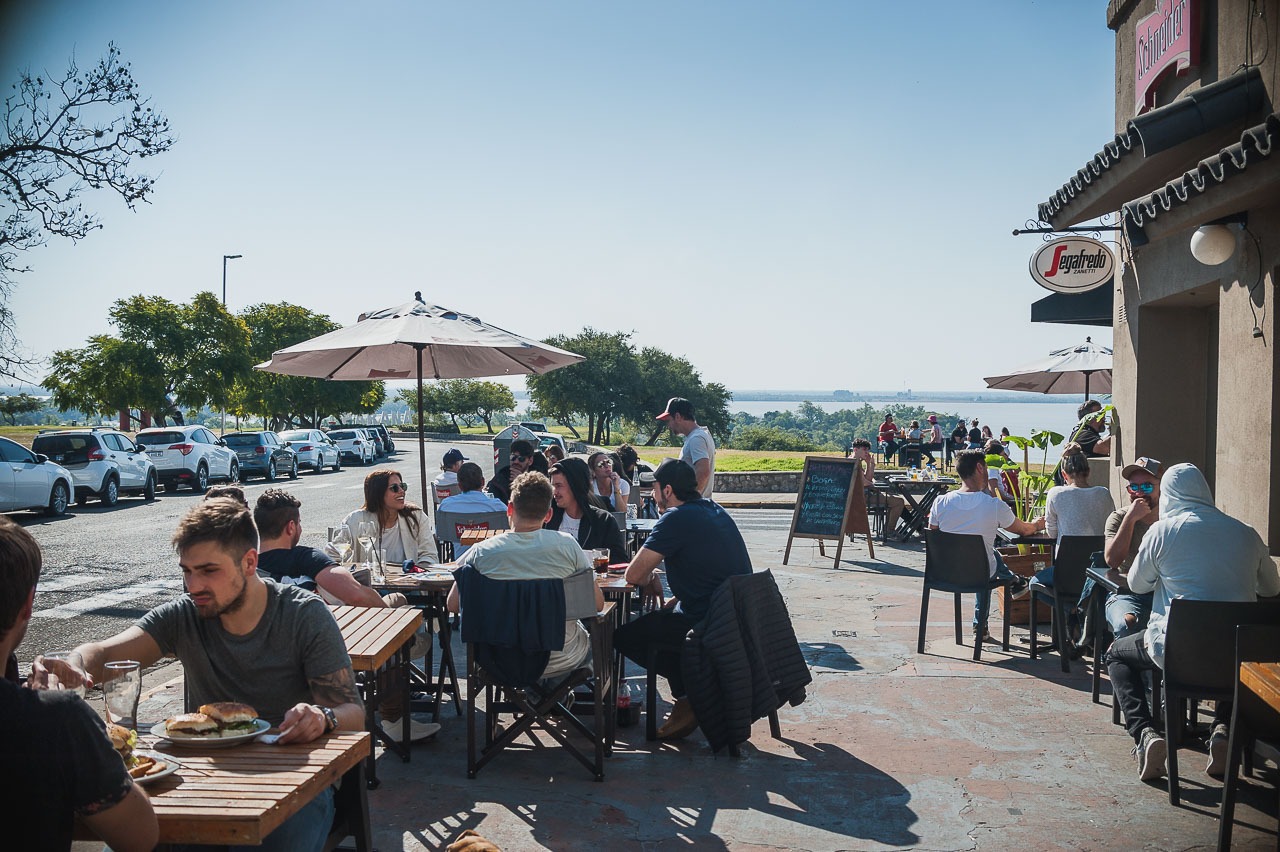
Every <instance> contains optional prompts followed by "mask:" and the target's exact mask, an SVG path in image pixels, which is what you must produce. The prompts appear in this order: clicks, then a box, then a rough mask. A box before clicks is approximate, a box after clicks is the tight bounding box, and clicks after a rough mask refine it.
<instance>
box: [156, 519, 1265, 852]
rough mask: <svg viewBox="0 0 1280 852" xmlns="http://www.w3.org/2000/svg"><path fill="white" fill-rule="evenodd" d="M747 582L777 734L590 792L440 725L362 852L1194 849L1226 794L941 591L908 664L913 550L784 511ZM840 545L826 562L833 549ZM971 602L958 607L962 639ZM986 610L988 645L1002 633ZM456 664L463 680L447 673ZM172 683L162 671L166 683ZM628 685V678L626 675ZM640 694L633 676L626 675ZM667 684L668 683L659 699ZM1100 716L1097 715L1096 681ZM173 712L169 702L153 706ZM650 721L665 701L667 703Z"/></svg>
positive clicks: (570, 775) (627, 748) (770, 524)
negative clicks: (782, 602) (1159, 759)
mask: <svg viewBox="0 0 1280 852" xmlns="http://www.w3.org/2000/svg"><path fill="white" fill-rule="evenodd" d="M734 515H735V517H736V518H737V519H738V521H739V526H740V527H741V529H742V530H743V533H744V536H745V538H746V540H747V543H748V546H749V547H750V550H751V555H752V559H753V562H754V564H755V567H756V569H757V570H762V569H770V570H772V571H773V572H774V574H775V576H776V577H777V580H778V583H779V585H780V587H781V588H782V591H783V594H784V596H785V597H786V599H787V602H788V605H789V607H790V610H791V613H792V616H793V619H794V622H795V628H796V633H797V635H798V637H799V640H800V642H801V644H802V646H803V648H804V651H805V655H806V657H807V658H808V661H809V664H810V666H811V668H812V672H813V676H814V683H813V684H812V685H811V687H810V689H809V693H808V700H807V701H806V702H805V703H804V704H802V705H801V706H799V707H796V708H783V709H782V710H781V711H780V716H781V721H782V733H783V739H782V740H773V739H770V738H769V734H768V725H767V723H766V722H765V721H763V720H762V721H761V722H758V723H757V724H756V727H755V729H754V737H753V739H752V741H751V743H750V744H748V745H746V746H744V747H743V750H742V756H741V757H740V758H738V759H733V758H730V757H729V756H728V755H727V753H721V754H720V755H712V754H711V752H710V750H709V749H708V748H707V746H706V743H705V741H704V740H702V739H701V738H700V735H699V734H697V733H695V734H694V735H693V736H691V737H690V738H688V739H687V740H685V741H683V742H680V743H676V744H659V743H647V742H645V740H644V726H643V721H642V722H641V723H640V724H638V725H636V726H634V727H629V728H622V729H620V736H621V742H620V743H619V745H618V748H617V750H616V751H615V754H614V756H613V758H612V759H611V760H610V761H608V763H607V766H606V777H605V781H604V782H603V783H595V782H593V781H591V780H590V777H589V775H588V773H587V772H586V771H585V770H584V769H583V768H582V767H581V766H580V765H578V764H577V763H576V762H574V761H573V760H572V759H571V758H570V757H568V756H567V755H565V754H563V753H561V752H560V750H559V749H558V747H557V746H556V745H555V744H554V742H552V741H551V740H550V738H549V737H546V736H545V735H544V736H543V737H542V738H541V739H540V742H539V745H538V746H532V745H530V746H529V747H528V748H522V749H519V750H516V751H510V752H508V753H506V754H504V755H501V756H499V757H498V758H497V759H496V760H495V761H494V762H493V763H491V764H490V765H489V766H487V767H485V768H484V769H483V770H482V771H481V772H480V774H479V777H478V778H477V779H476V780H473V781H469V780H467V778H466V772H465V759H466V758H465V749H466V728H465V725H464V720H463V719H461V718H458V717H455V716H453V715H452V714H451V711H450V712H449V713H448V714H446V716H445V718H444V722H445V727H444V730H443V731H442V732H441V734H440V735H439V737H438V738H437V741H435V742H431V743H424V744H421V745H418V746H415V748H414V750H413V759H412V762H411V763H409V764H404V763H402V762H400V760H399V759H397V758H396V757H395V756H394V755H384V756H383V757H382V758H380V760H379V775H380V777H381V780H382V786H381V787H380V788H379V789H377V790H374V791H371V792H370V793H369V802H370V808H371V811H372V818H373V827H374V839H375V845H376V846H377V847H378V848H379V849H381V850H383V852H386V850H395V849H401V848H404V849H415V850H416V849H439V848H442V847H443V846H444V845H446V844H447V843H448V842H449V841H450V840H452V839H453V838H454V837H456V836H457V835H458V834H459V833H460V832H461V831H462V830H463V829H466V828H473V829H475V830H477V831H479V832H480V833H481V834H483V835H485V836H486V837H487V838H489V839H490V840H492V841H494V842H495V843H497V844H498V845H499V846H500V847H501V848H503V849H507V850H526V849H543V848H545V849H558V850H560V849H564V850H578V849H581V850H588V849H589V850H598V849H608V850H631V849H634V850H649V852H659V850H673V849H712V850H714V849H725V850H742V851H743V852H745V851H746V850H765V849H787V850H844V849H937V850H962V849H1024V850H1025V849H1036V850H1040V849H1162V850H1163V849H1196V848H1212V847H1213V845H1214V844H1215V843H1216V839H1217V812H1218V804H1219V796H1220V791H1221V785H1220V783H1218V782H1217V781H1214V780H1213V779H1211V778H1209V777H1207V776H1206V775H1205V774H1204V772H1203V769H1204V764H1205V758H1204V757H1203V747H1201V746H1200V745H1199V743H1198V742H1197V743H1196V746H1197V747H1199V748H1200V753H1196V752H1195V751H1193V750H1188V751H1185V752H1183V753H1182V776H1183V778H1182V786H1183V806H1182V807H1178V808H1174V807H1171V806H1170V805H1169V803H1168V798H1167V788H1166V787H1165V784H1164V782H1163V781H1161V782H1158V783H1156V784H1152V785H1147V784H1143V783H1141V782H1140V781H1139V780H1138V778H1137V769H1136V765H1135V764H1134V762H1133V759H1132V757H1131V756H1130V748H1131V746H1132V741H1131V740H1130V739H1129V737H1128V736H1127V735H1126V734H1125V732H1124V730H1123V729H1122V728H1120V727H1117V726H1114V725H1112V723H1111V712H1110V706H1109V704H1108V703H1104V704H1100V705H1099V704H1094V703H1092V702H1091V701H1090V696H1089V688H1090V680H1089V673H1088V669H1087V667H1086V664H1085V663H1082V662H1076V663H1073V664H1072V671H1071V673H1070V674H1069V675H1068V674H1063V673H1062V672H1061V670H1060V668H1059V661H1058V658H1057V656H1056V654H1050V655H1049V656H1047V657H1045V658H1042V659H1041V660H1038V661H1031V660H1029V659H1028V658H1027V652H1026V648H1027V642H1026V637H1027V632H1026V630H1025V628H1017V627H1015V628H1014V631H1013V644H1012V646H1011V649H1010V652H1009V653H1007V654H1006V653H1002V652H1001V651H1000V650H999V645H990V646H987V648H986V649H985V650H984V652H983V660H982V662H979V663H975V662H973V661H972V659H971V655H972V646H970V645H967V644H966V645H965V646H957V645H955V643H954V634H953V630H952V622H951V614H952V603H951V600H950V597H951V596H950V595H942V594H935V595H934V598H933V603H932V606H931V608H930V624H929V641H928V644H927V646H926V652H925V654H923V655H917V654H916V652H915V641H916V629H917V625H918V614H919V608H920V579H921V577H922V575H923V570H924V552H923V547H922V546H921V545H919V544H912V545H895V546H880V545H877V547H876V555H877V557H878V558H877V559H875V560H872V559H869V558H868V556H867V548H866V545H865V543H864V542H859V543H858V544H856V545H852V546H850V545H848V544H846V547H845V552H844V558H843V560H842V562H841V564H840V565H835V564H834V562H833V560H832V559H831V558H830V557H828V558H825V559H824V558H822V557H820V556H819V555H818V550H817V547H816V546H815V545H814V544H812V543H810V542H808V541H797V542H796V544H795V546H794V547H793V550H792V556H791V560H790V563H791V564H789V565H786V566H784V565H782V564H781V560H782V552H783V548H784V546H785V544H786V532H787V528H788V526H789V523H790V515H791V513H790V512H789V511H784V510H781V509H756V510H734ZM832 552H833V550H832V549H831V548H828V553H832ZM971 607H972V598H966V600H965V605H964V610H963V611H964V617H965V622H964V631H965V637H966V642H968V636H969V627H968V619H969V617H970V614H971ZM998 612H999V610H998V608H996V607H994V606H993V614H992V624H991V631H992V633H993V634H995V635H997V636H998V635H999V632H1000V623H999V615H998ZM459 668H460V669H461V668H462V664H461V662H460V663H459ZM177 671H178V669H177V667H176V666H175V667H172V668H171V670H170V674H173V673H177ZM637 674H639V673H638V672H637V671H636V670H635V667H634V666H631V667H629V675H631V676H632V677H635V676H636V675H637ZM637 680H638V682H639V683H641V684H643V679H642V677H640V678H637ZM663 688H664V689H665V684H664V685H663ZM1103 688H1104V698H1103V700H1104V702H1106V701H1109V697H1108V696H1107V695H1106V694H1105V693H1106V685H1105V682H1104V687H1103ZM179 700H180V690H175V689H174V688H173V687H170V688H169V689H168V690H162V691H161V692H160V693H159V694H157V695H156V696H155V698H154V699H153V700H152V705H153V706H152V708H151V713H150V714H148V713H146V712H145V711H144V715H147V716H148V717H150V715H152V714H154V713H156V712H158V711H159V710H160V709H161V708H160V707H159V706H156V705H158V704H162V703H169V704H172V705H173V706H174V707H175V709H176V702H177V701H179ZM661 706H662V707H663V711H664V712H665V709H666V708H667V707H668V706H669V705H667V704H666V703H665V702H664V703H663V704H662V705H661ZM1265 773H1266V777H1265V782H1266V783H1263V781H1261V780H1259V781H1252V782H1250V781H1246V782H1245V783H1244V784H1243V786H1242V790H1241V806H1240V807H1239V808H1238V810H1237V818H1238V822H1237V825H1236V829H1235V844H1234V847H1235V848H1239V849H1272V848H1275V846H1276V833H1275V832H1276V818H1275V813H1276V794H1275V787H1274V785H1275V783H1276V781H1277V774H1278V773H1277V770H1276V766H1275V763H1274V761H1269V762H1268V763H1267V764H1266V765H1265Z"/></svg>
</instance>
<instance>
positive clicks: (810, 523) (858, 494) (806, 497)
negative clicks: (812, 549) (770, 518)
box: [782, 456, 875, 565]
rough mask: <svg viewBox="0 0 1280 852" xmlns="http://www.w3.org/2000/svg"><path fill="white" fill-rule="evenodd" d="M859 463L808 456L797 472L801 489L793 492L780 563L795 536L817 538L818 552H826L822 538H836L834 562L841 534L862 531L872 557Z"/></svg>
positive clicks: (836, 557) (843, 459) (788, 553)
mask: <svg viewBox="0 0 1280 852" xmlns="http://www.w3.org/2000/svg"><path fill="white" fill-rule="evenodd" d="M861 464H862V462H861V461H859V460H858V459H856V458H848V459H846V458H840V457H839V456H807V457H806V458H805V460H804V472H803V473H802V474H801V476H800V493H799V494H798V495H796V508H795V514H794V515H792V518H791V533H790V535H788V537H787V549H786V552H785V553H784V554H783V556H782V564H783V565H786V564H787V559H788V558H790V556H791V542H792V539H796V538H816V539H817V540H818V552H819V553H821V554H822V555H823V556H826V550H825V549H824V548H823V540H824V539H835V540H836V542H837V545H836V555H835V559H836V564H837V565H838V564H839V563H840V554H841V551H842V550H843V548H844V537H845V536H846V535H851V534H853V533H862V534H863V535H865V536H866V537H867V549H868V551H869V552H870V554H871V558H872V559H874V558H875V550H874V545H873V544H872V543H871V528H870V525H869V524H868V523H867V506H866V498H865V496H864V495H863V489H862V482H861V476H860V473H861Z"/></svg>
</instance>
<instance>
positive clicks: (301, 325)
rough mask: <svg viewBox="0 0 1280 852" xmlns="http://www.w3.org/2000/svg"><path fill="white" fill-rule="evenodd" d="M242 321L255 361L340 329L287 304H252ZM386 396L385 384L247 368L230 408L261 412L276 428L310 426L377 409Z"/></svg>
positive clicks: (326, 319) (243, 412)
mask: <svg viewBox="0 0 1280 852" xmlns="http://www.w3.org/2000/svg"><path fill="white" fill-rule="evenodd" d="M240 319H241V320H243V321H244V324H245V326H246V327H247V328H248V330H249V359H250V362H251V363H255V364H256V363H261V362H263V361H266V360H268V359H270V358H271V354H272V353H273V352H275V351H277V350H279V349H284V348H285V347H288V346H292V345H294V344H295V343H301V342H302V341H304V340H309V339H311V338H313V337H318V336H320V335H322V334H326V333H327V332H330V331H333V330H334V329H336V328H338V327H339V326H338V324H337V323H335V322H334V321H333V320H331V319H329V317H327V316H324V315H323V314H317V313H315V312H314V311H309V310H307V309H306V308H301V307H298V306H297V305H290V304H288V303H285V302H281V303H278V304H259V305H252V306H250V307H248V308H246V309H245V310H244V311H243V312H242V313H241V314H240ZM385 399H386V388H385V386H384V385H383V383H382V382H327V381H324V380H323V379H313V378H308V377H305V376H282V375H279V374H277V373H266V372H263V371H262V370H247V371H242V372H241V373H240V374H238V376H237V377H236V381H235V384H234V386H233V389H232V399H231V403H230V407H229V410H230V411H232V412H234V413H236V414H238V415H240V416H248V415H261V416H262V417H263V419H264V421H265V422H267V423H268V424H269V428H271V429H288V428H293V427H301V428H304V429H309V428H313V427H315V426H317V425H318V424H320V423H322V422H324V420H325V419H326V418H329V417H333V418H335V419H341V416H342V415H343V414H346V413H355V414H367V413H369V412H372V411H375V410H376V409H377V408H378V407H379V406H381V405H382V403H383V401H384V400H385Z"/></svg>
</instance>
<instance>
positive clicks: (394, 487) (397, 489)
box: [387, 482, 409, 494]
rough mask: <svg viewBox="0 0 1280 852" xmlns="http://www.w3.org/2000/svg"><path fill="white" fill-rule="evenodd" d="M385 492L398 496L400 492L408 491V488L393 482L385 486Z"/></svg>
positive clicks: (400, 483) (401, 483)
mask: <svg viewBox="0 0 1280 852" xmlns="http://www.w3.org/2000/svg"><path fill="white" fill-rule="evenodd" d="M387 490H388V491H390V492H391V493H392V494H399V493H400V492H401V491H408V490H409V486H407V485H405V484H404V483H403V482H393V483H391V484H390V485H388V486H387Z"/></svg>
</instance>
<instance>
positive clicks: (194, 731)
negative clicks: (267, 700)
mask: <svg viewBox="0 0 1280 852" xmlns="http://www.w3.org/2000/svg"><path fill="white" fill-rule="evenodd" d="M270 728H271V723H270V722H268V721H267V720H266V719H259V718H258V711H257V710H254V709H253V708H252V707H250V706H249V705H248V704H240V703H239V702H236V701H219V702H216V703H213V704H202V705H201V706H200V709H199V711H197V712H195V713H183V714H182V715H181V716H174V717H173V718H172V719H165V720H164V721H163V722H160V723H159V724H157V725H155V726H154V727H153V728H152V729H151V733H152V735H153V736H157V737H161V738H163V739H165V740H167V741H169V742H171V743H173V744H174V745H177V746H192V747H195V748H226V747H227V746H233V745H237V744H239V743H245V742H249V741H250V740H252V739H255V738H257V737H258V736H260V735H262V734H264V733H266V732H267V730H269V729H270Z"/></svg>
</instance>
